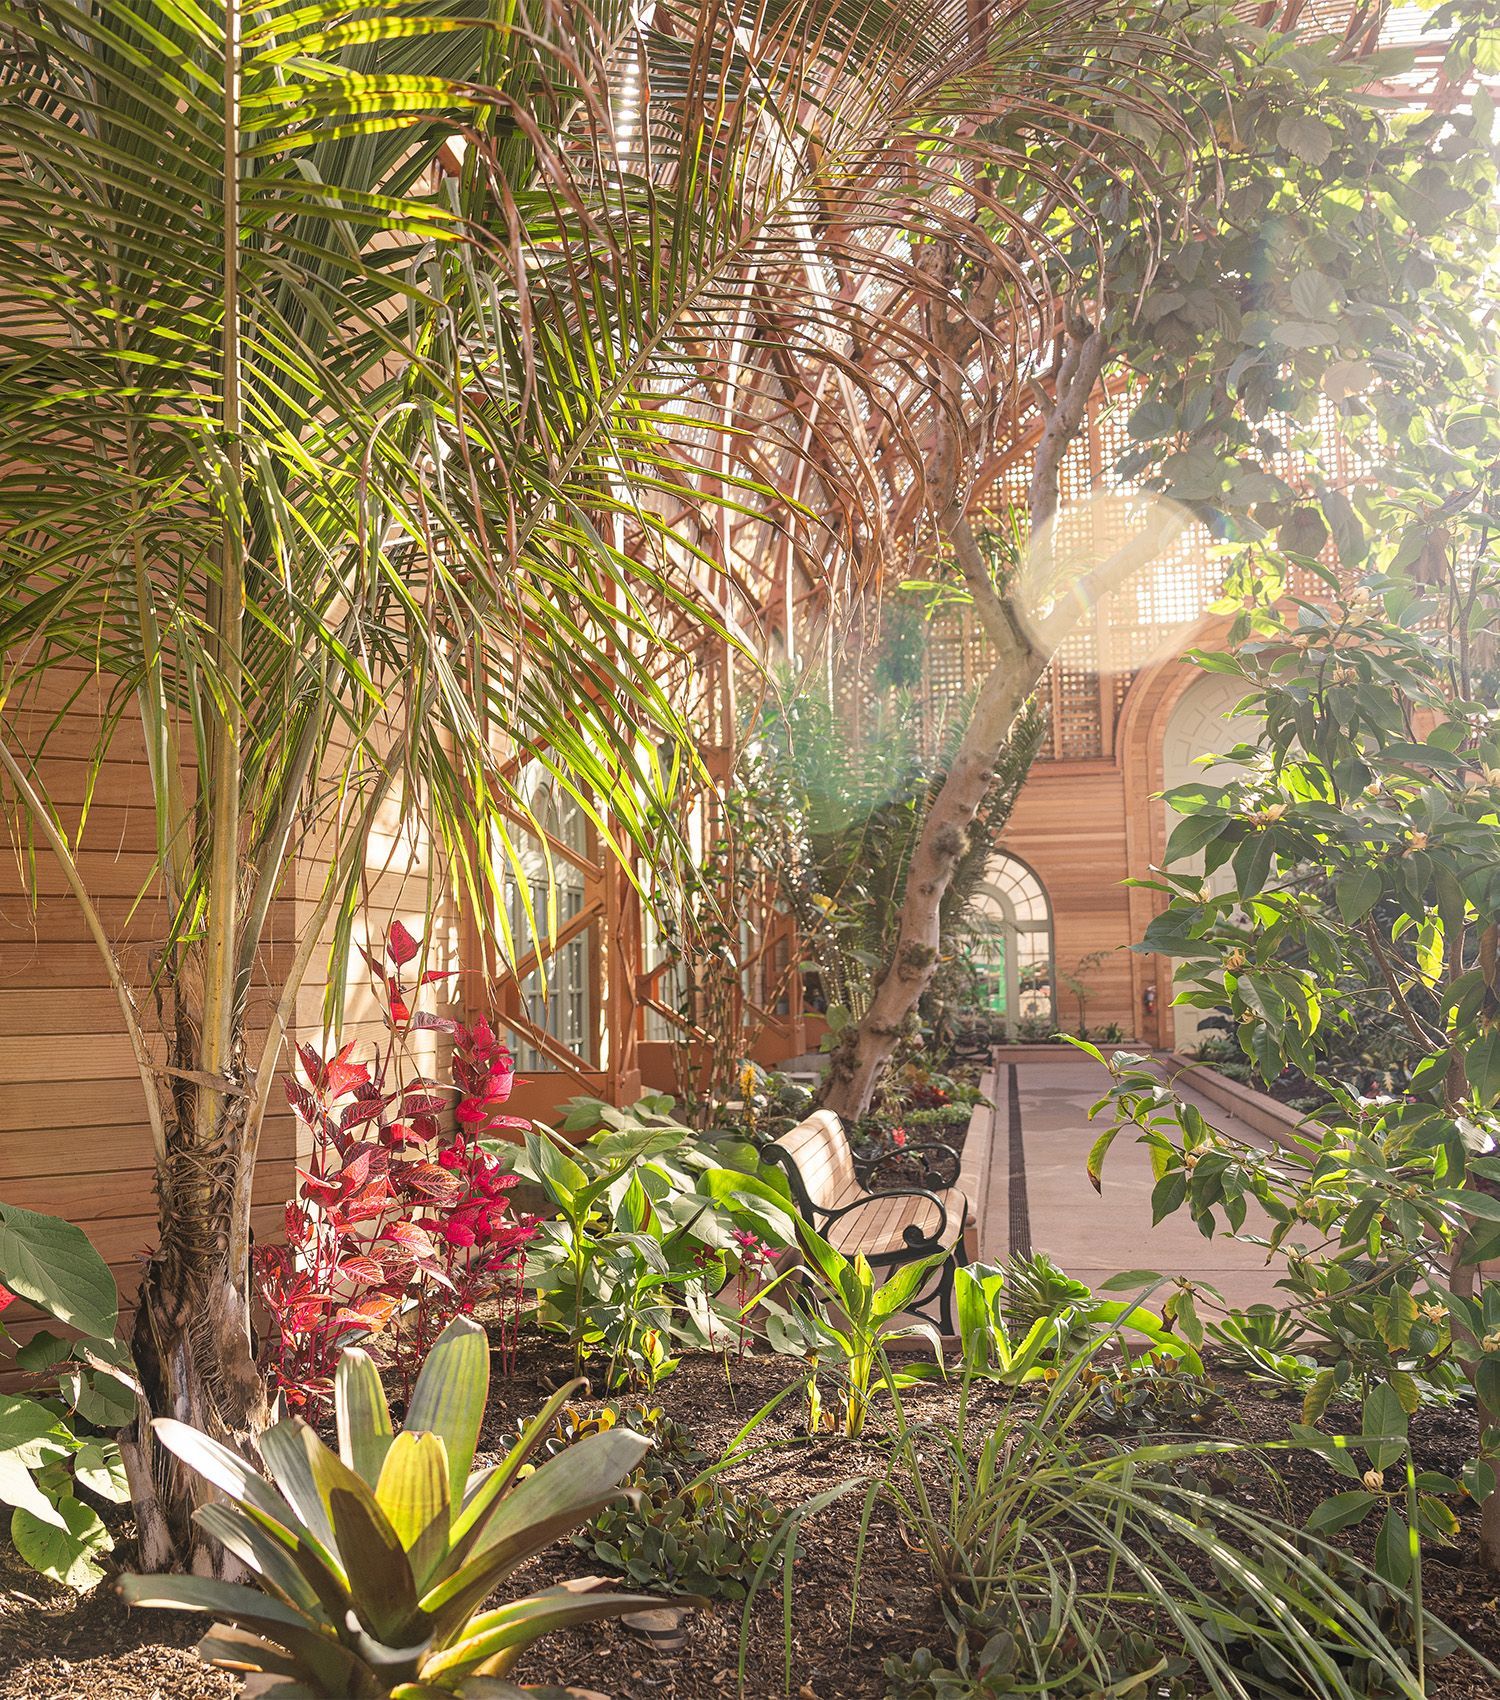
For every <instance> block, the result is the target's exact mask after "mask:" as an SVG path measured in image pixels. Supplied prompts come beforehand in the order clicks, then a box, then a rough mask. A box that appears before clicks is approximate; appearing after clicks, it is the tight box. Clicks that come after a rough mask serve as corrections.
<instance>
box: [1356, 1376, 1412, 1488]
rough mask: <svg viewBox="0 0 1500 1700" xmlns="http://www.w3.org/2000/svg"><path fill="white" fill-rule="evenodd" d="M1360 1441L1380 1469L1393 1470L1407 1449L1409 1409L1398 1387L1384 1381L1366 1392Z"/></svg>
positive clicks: (1373, 1462)
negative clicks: (1406, 1407) (1407, 1411)
mask: <svg viewBox="0 0 1500 1700" xmlns="http://www.w3.org/2000/svg"><path fill="white" fill-rule="evenodd" d="M1360 1421H1361V1423H1362V1424H1363V1429H1364V1432H1363V1434H1362V1435H1361V1436H1360V1444H1361V1445H1362V1446H1363V1447H1364V1449H1365V1451H1366V1452H1367V1453H1369V1455H1370V1462H1371V1463H1372V1464H1373V1465H1374V1466H1375V1468H1376V1469H1377V1470H1385V1469H1389V1468H1390V1466H1391V1465H1392V1464H1395V1463H1397V1462H1399V1460H1400V1459H1401V1458H1402V1456H1403V1455H1404V1454H1405V1452H1406V1411H1405V1409H1404V1407H1403V1406H1402V1404H1401V1399H1400V1396H1399V1395H1398V1394H1397V1392H1396V1390H1395V1388H1394V1387H1391V1386H1390V1385H1388V1384H1387V1383H1386V1382H1384V1381H1382V1382H1379V1383H1377V1385H1376V1386H1374V1387H1372V1388H1371V1389H1370V1391H1369V1392H1368V1393H1367V1394H1366V1395H1365V1402H1364V1406H1363V1409H1362V1411H1361V1413H1360Z"/></svg>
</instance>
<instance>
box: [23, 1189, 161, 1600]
mask: <svg viewBox="0 0 1500 1700" xmlns="http://www.w3.org/2000/svg"><path fill="white" fill-rule="evenodd" d="M17 1299H24V1300H25V1301H26V1302H27V1303H29V1304H33V1305H35V1306H36V1307H37V1308H38V1309H39V1310H42V1311H44V1312H45V1313H46V1314H47V1315H48V1316H50V1317H52V1318H53V1319H54V1320H55V1321H57V1322H60V1323H63V1324H64V1325H65V1326H67V1327H70V1328H73V1329H76V1330H81V1332H82V1336H83V1337H82V1338H81V1339H64V1338H63V1337H62V1336H60V1335H58V1334H54V1333H52V1332H50V1331H43V1332H41V1333H38V1334H35V1335H33V1336H32V1338H31V1339H29V1340H27V1341H26V1342H24V1344H22V1345H20V1346H18V1347H17V1349H16V1352H15V1364H16V1367H17V1368H18V1369H19V1370H21V1371H23V1372H26V1373H27V1374H28V1375H29V1376H31V1377H33V1378H34V1379H33V1380H32V1381H31V1383H30V1384H29V1387H28V1391H26V1392H23V1393H0V1504H5V1505H9V1506H10V1507H11V1515H10V1538H11V1542H12V1544H13V1545H14V1546H15V1549H16V1551H17V1553H19V1554H20V1556H21V1558H22V1559H24V1560H25V1562H26V1563H27V1564H29V1565H30V1566H31V1567H32V1568H33V1569H34V1570H38V1571H40V1572H41V1573H42V1574H43V1575H44V1576H50V1577H51V1578H52V1579H53V1580H54V1581H57V1582H63V1583H65V1584H66V1585H67V1586H68V1587H70V1588H92V1587H93V1586H94V1584H95V1583H96V1582H98V1581H99V1579H100V1578H101V1577H102V1576H103V1574H104V1572H103V1570H102V1568H101V1567H100V1563H99V1560H100V1558H101V1557H102V1556H103V1555H104V1554H105V1553H107V1552H109V1551H110V1550H111V1549H112V1548H113V1546H114V1541H113V1539H112V1537H111V1535H110V1533H109V1530H108V1529H107V1528H106V1527H105V1526H104V1522H103V1520H102V1519H101V1518H100V1516H99V1514H98V1512H97V1511H96V1510H95V1509H94V1507H93V1506H92V1505H91V1504H90V1503H89V1498H88V1497H87V1496H96V1497H97V1498H100V1499H104V1500H107V1501H109V1502H111V1503H114V1504H121V1503H123V1502H124V1501H125V1500H127V1499H129V1497H130V1491H129V1488H128V1487H127V1485H126V1481H125V1466H124V1463H123V1461H122V1459H121V1456H120V1448H119V1446H118V1445H117V1444H116V1442H115V1441H114V1440H113V1439H111V1438H110V1437H109V1431H111V1430H114V1429H118V1428H120V1427H122V1426H123V1425H124V1424H125V1423H127V1422H129V1421H131V1419H132V1418H133V1417H134V1416H135V1413H136V1395H137V1385H136V1380H135V1368H134V1365H133V1364H132V1362H131V1359H130V1353H129V1351H128V1350H127V1348H126V1347H125V1345H124V1344H123V1342H121V1341H119V1340H117V1339H116V1338H115V1337H114V1334H115V1326H116V1323H117V1320H118V1298H117V1294H116V1292H115V1280H114V1276H113V1275H111V1274H110V1272H109V1266H108V1264H106V1263H105V1261H104V1259H103V1258H102V1257H100V1255H99V1253H98V1252H97V1251H95V1250H94V1247H93V1246H92V1245H91V1244H90V1242H89V1239H88V1237H87V1235H85V1234H84V1232H83V1231H82V1229H80V1228H76V1227H74V1226H73V1225H72V1223H70V1222H64V1221H61V1220H60V1219H59V1218H58V1217H56V1216H42V1215H39V1214H37V1213H36V1212H35V1211H32V1210H22V1209H20V1208H19V1207H18V1206H16V1205H11V1204H0V1313H4V1312H5V1311H7V1310H8V1309H9V1308H10V1306H11V1305H12V1304H13V1303H14V1302H15V1301H16V1300H17ZM9 1340H10V1336H9V1335H8V1334H7V1332H6V1330H5V1327H4V1325H3V1323H0V1344H6V1343H9ZM80 1488H81V1489H83V1490H84V1494H85V1497H83V1498H80V1497H79V1494H78V1490H79V1489H80Z"/></svg>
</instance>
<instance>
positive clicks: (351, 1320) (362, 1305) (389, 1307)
mask: <svg viewBox="0 0 1500 1700" xmlns="http://www.w3.org/2000/svg"><path fill="white" fill-rule="evenodd" d="M400 1308H401V1301H400V1299H398V1298H392V1297H391V1296H390V1295H389V1294H387V1293H371V1294H370V1296H369V1297H368V1298H364V1299H361V1300H360V1301H359V1303H358V1304H353V1305H345V1306H344V1307H343V1309H342V1310H340V1311H338V1312H336V1313H335V1315H334V1318H333V1332H334V1333H336V1334H345V1333H353V1332H356V1331H359V1332H363V1331H368V1332H369V1333H371V1334H378V1333H379V1332H380V1330H381V1329H382V1328H384V1327H385V1325H386V1323H388V1322H389V1321H390V1320H391V1318H392V1317H393V1316H394V1315H395V1314H396V1312H397V1311H398V1310H399V1309H400Z"/></svg>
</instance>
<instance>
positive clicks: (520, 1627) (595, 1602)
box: [422, 1577, 705, 1687]
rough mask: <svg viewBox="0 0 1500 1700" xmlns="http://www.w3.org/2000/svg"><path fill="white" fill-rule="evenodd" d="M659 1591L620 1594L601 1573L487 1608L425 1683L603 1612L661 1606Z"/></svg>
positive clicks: (432, 1664) (436, 1656)
mask: <svg viewBox="0 0 1500 1700" xmlns="http://www.w3.org/2000/svg"><path fill="white" fill-rule="evenodd" d="M675 1603H677V1604H679V1605H702V1604H704V1603H705V1602H704V1601H703V1600H701V1599H699V1598H698V1597H697V1596H696V1595H692V1594H688V1595H683V1596H680V1597H679V1598H678V1600H677V1601H676V1602H675ZM660 1604H661V1601H660V1599H659V1598H658V1597H657V1596H656V1595H654V1594H624V1593H617V1592H616V1591H615V1590H614V1589H613V1588H611V1587H609V1586H607V1585H603V1584H601V1583H600V1582H599V1580H598V1579H597V1578H596V1577H583V1578H581V1579H580V1580H579V1581H577V1582H571V1583H570V1582H564V1583H561V1584H559V1585H558V1586H557V1587H554V1588H543V1589H542V1590H541V1591H540V1592H538V1593H535V1594H528V1595H527V1596H526V1598H525V1599H521V1600H514V1601H511V1602H510V1603H509V1604H507V1605H503V1606H501V1607H499V1608H498V1609H497V1610H495V1611H488V1612H482V1613H481V1614H480V1615H479V1616H478V1617H476V1618H475V1619H474V1620H473V1621H472V1622H471V1623H469V1624H468V1625H466V1626H465V1631H464V1637H463V1639H462V1640H461V1641H459V1642H457V1643H456V1644H455V1645H453V1646H451V1647H447V1648H445V1649H443V1651H441V1652H438V1653H433V1654H431V1655H430V1656H429V1657H428V1658H427V1659H426V1660H425V1661H424V1662H423V1665H422V1679H423V1680H424V1681H425V1682H436V1681H439V1680H441V1681H442V1682H443V1684H444V1686H445V1687H446V1686H447V1685H448V1684H449V1683H451V1682H452V1681H453V1680H454V1679H455V1678H456V1677H460V1676H463V1675H466V1674H467V1673H468V1672H470V1671H472V1670H475V1669H477V1668H478V1666H480V1665H482V1664H484V1663H485V1662H486V1661H487V1660H489V1659H493V1658H494V1657H495V1656H496V1655H497V1654H499V1653H506V1652H511V1651H513V1650H514V1649H517V1648H520V1647H525V1646H529V1645H530V1643H531V1642H533V1641H535V1640H536V1639H537V1638H538V1637H539V1636H542V1635H550V1634H551V1633H552V1632H553V1631H555V1630H559V1629H569V1628H572V1627H574V1626H575V1625H577V1624H580V1623H590V1622H594V1621H597V1620H598V1619H599V1618H603V1617H624V1616H626V1615H628V1614H629V1613H631V1612H637V1611H647V1610H649V1609H652V1608H653V1607H657V1606H660Z"/></svg>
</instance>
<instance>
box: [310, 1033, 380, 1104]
mask: <svg viewBox="0 0 1500 1700" xmlns="http://www.w3.org/2000/svg"><path fill="white" fill-rule="evenodd" d="M353 1049H354V1046H353V1045H345V1046H344V1048H343V1050H341V1051H340V1052H339V1054H338V1055H337V1056H336V1057H335V1058H334V1059H333V1061H332V1062H331V1063H329V1064H328V1065H327V1067H326V1068H325V1069H324V1070H323V1079H322V1080H321V1081H320V1082H319V1085H320V1086H321V1088H322V1090H323V1091H324V1093H325V1094H326V1095H327V1096H328V1097H329V1098H330V1099H336V1098H342V1097H343V1096H344V1094H345V1093H346V1092H351V1091H353V1089H354V1088H355V1087H356V1086H368V1085H369V1084H370V1071H369V1069H368V1068H367V1067H366V1066H365V1064H364V1063H352V1062H349V1061H348V1060H347V1059H348V1056H349V1053H350V1051H352V1050H353Z"/></svg>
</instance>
